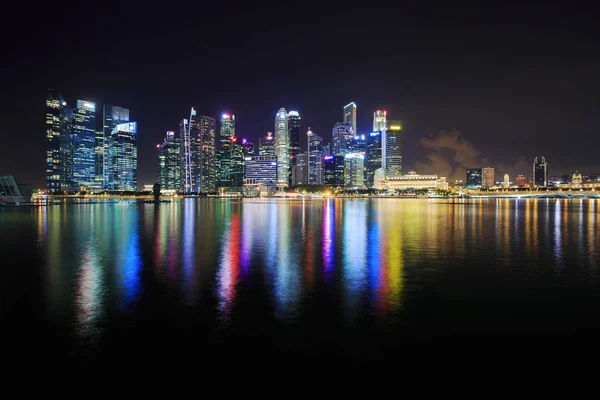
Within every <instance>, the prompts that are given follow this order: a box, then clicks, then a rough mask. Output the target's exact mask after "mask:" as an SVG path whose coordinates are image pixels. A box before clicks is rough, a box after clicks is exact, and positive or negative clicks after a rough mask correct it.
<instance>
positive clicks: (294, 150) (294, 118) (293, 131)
mask: <svg viewBox="0 0 600 400" xmlns="http://www.w3.org/2000/svg"><path fill="white" fill-rule="evenodd" d="M288 131H289V135H290V168H292V167H293V166H294V165H296V156H297V155H298V153H300V114H298V111H290V112H289V113H288ZM290 184H291V173H290Z"/></svg>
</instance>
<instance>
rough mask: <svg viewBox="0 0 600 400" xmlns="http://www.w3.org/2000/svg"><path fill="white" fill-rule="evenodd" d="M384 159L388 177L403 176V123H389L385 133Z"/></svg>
mask: <svg viewBox="0 0 600 400" xmlns="http://www.w3.org/2000/svg"><path fill="white" fill-rule="evenodd" d="M383 132H384V136H383V144H384V145H383V149H382V153H383V154H382V158H383V162H384V163H385V164H384V166H383V168H384V169H385V175H386V176H388V177H394V176H401V175H402V139H403V138H402V136H403V131H402V121H387V127H386V129H385V130H384V131H383Z"/></svg>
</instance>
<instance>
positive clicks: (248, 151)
mask: <svg viewBox="0 0 600 400" xmlns="http://www.w3.org/2000/svg"><path fill="white" fill-rule="evenodd" d="M242 153H244V159H245V158H246V157H253V156H255V155H256V151H255V149H254V143H252V142H249V141H248V139H246V138H243V139H242Z"/></svg>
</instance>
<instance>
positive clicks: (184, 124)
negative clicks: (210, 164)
mask: <svg viewBox="0 0 600 400" xmlns="http://www.w3.org/2000/svg"><path fill="white" fill-rule="evenodd" d="M179 132H180V137H181V189H182V190H183V192H184V193H186V194H189V193H195V192H197V188H196V185H197V182H196V178H197V165H196V163H197V162H198V161H199V160H198V157H197V148H196V141H197V139H198V135H199V132H198V124H197V122H196V110H195V109H194V107H192V109H191V111H190V119H185V118H184V119H182V120H181V122H180V123H179Z"/></svg>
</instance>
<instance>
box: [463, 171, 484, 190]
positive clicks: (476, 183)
mask: <svg viewBox="0 0 600 400" xmlns="http://www.w3.org/2000/svg"><path fill="white" fill-rule="evenodd" d="M466 182H467V188H469V189H476V188H480V187H481V183H482V179H481V168H469V169H468V170H467V179H466Z"/></svg>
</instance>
